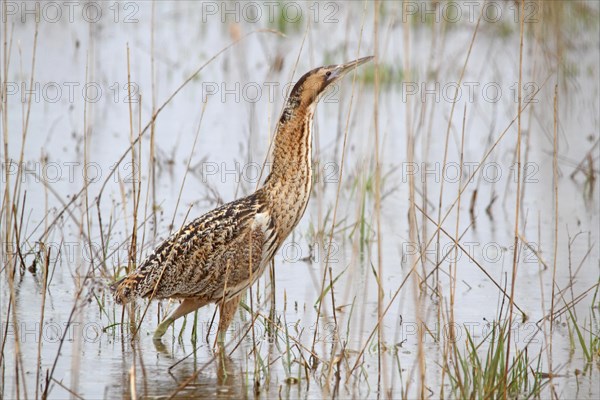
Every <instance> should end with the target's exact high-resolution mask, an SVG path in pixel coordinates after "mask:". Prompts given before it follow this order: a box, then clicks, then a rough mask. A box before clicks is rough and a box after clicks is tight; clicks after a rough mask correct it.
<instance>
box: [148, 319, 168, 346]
mask: <svg viewBox="0 0 600 400" xmlns="http://www.w3.org/2000/svg"><path fill="white" fill-rule="evenodd" d="M172 323H173V320H171V319H169V318H167V319H165V320H164V321H163V322H161V323H160V324H158V326H157V327H156V330H155V331H154V335H153V336H152V339H153V340H155V341H156V340H158V341H160V339H162V337H163V336H164V335H165V333H167V329H169V326H171V324H172Z"/></svg>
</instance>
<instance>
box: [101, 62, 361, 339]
mask: <svg viewBox="0 0 600 400" xmlns="http://www.w3.org/2000/svg"><path fill="white" fill-rule="evenodd" d="M371 59H372V57H365V58H361V59H359V60H356V61H352V62H349V63H347V64H342V65H332V66H328V67H320V68H316V69H314V70H312V71H309V72H308V73H306V74H305V75H304V76H302V78H300V79H299V80H298V82H297V83H296V85H295V86H294V88H293V89H292V91H291V93H290V96H289V98H288V100H287V103H286V106H285V108H284V111H283V112H282V115H281V118H280V120H279V123H278V125H277V133H276V135H275V142H274V147H273V164H272V170H271V173H270V174H269V176H268V177H267V179H266V181H265V184H264V185H263V186H262V187H261V188H260V189H258V190H257V191H256V192H254V193H253V194H251V195H249V196H247V197H244V198H241V199H239V200H235V201H233V202H231V203H227V204H225V205H223V206H221V207H218V208H216V209H214V210H212V211H209V212H208V213H206V214H204V215H202V216H201V217H199V218H197V219H196V220H194V221H192V222H191V223H189V224H187V225H186V226H184V227H183V228H181V229H180V230H179V231H177V232H175V233H174V234H173V235H171V236H170V237H169V238H168V239H166V240H165V241H164V242H162V243H161V244H160V245H159V246H158V247H157V248H156V250H155V251H154V252H153V253H152V254H150V255H149V256H148V257H147V258H146V259H145V260H144V262H143V263H142V264H141V265H140V266H139V267H138V268H137V269H136V270H135V271H134V272H132V273H131V274H129V275H127V276H126V277H124V278H122V279H121V280H119V281H117V282H115V284H113V285H112V286H111V289H112V290H113V291H114V296H115V300H116V302H117V303H119V304H125V303H127V302H129V301H132V300H134V299H135V298H137V297H145V298H151V299H166V298H176V299H183V302H182V303H181V304H180V306H179V307H178V308H177V309H176V310H174V311H173V312H172V313H171V314H169V315H168V316H167V317H166V318H165V320H164V321H163V322H162V323H161V324H160V325H159V326H158V328H157V330H156V332H155V335H154V338H155V339H160V338H161V337H162V335H164V333H165V332H166V330H167V328H168V327H169V325H170V324H172V323H173V322H174V321H175V320H176V319H177V318H179V317H181V316H182V315H185V314H187V313H189V312H191V311H194V310H196V309H198V308H199V307H202V306H203V305H206V304H209V303H217V304H219V308H220V321H219V328H218V333H219V342H220V343H221V342H222V341H223V339H224V333H225V331H226V330H227V328H228V326H229V324H230V322H231V320H232V318H233V316H234V314H235V311H236V309H237V306H238V303H239V300H240V296H241V294H242V293H243V291H244V289H246V288H247V287H248V286H250V285H252V283H254V281H255V280H256V279H257V278H258V277H260V276H261V275H262V273H263V271H264V269H265V267H266V265H267V264H268V263H269V262H270V261H271V259H272V258H273V255H274V254H275V252H276V251H277V249H278V248H279V247H280V246H281V245H282V244H283V241H284V240H285V239H286V237H287V236H288V235H289V233H290V232H291V231H292V229H294V227H295V226H296V225H297V224H298V222H299V221H300V218H301V217H302V215H303V214H304V210H305V209H306V206H307V204H308V199H309V196H310V189H311V183H312V171H311V150H312V118H313V114H314V111H315V106H316V102H317V99H318V97H319V95H320V94H321V93H322V92H323V91H324V90H325V88H326V87H327V86H329V85H330V84H331V83H333V82H335V81H337V80H338V79H340V78H341V77H342V76H343V75H344V74H345V73H346V72H348V71H349V70H351V69H353V68H354V67H356V66H358V65H361V64H363V63H365V62H367V61H369V60H371Z"/></svg>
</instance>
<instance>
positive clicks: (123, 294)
mask: <svg viewBox="0 0 600 400" xmlns="http://www.w3.org/2000/svg"><path fill="white" fill-rule="evenodd" d="M143 278H144V276H143V275H141V274H137V273H132V274H129V275H127V276H125V277H123V278H121V279H119V280H118V281H116V282H115V283H113V284H112V285H110V290H111V291H112V292H113V295H114V296H115V301H116V302H117V304H126V303H129V302H130V301H132V300H135V298H136V297H138V294H137V290H136V289H137V286H138V284H139V283H140V281H141V280H142V279H143Z"/></svg>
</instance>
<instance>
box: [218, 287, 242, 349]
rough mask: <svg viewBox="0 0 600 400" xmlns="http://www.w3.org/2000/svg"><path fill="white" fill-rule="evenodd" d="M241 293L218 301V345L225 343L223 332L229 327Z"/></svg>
mask: <svg viewBox="0 0 600 400" xmlns="http://www.w3.org/2000/svg"><path fill="white" fill-rule="evenodd" d="M241 297H242V295H241V294H238V295H237V296H235V297H232V298H231V299H228V300H224V301H222V302H221V303H219V328H218V329H217V343H218V344H219V346H223V344H225V334H226V333H227V329H228V328H229V324H231V321H232V320H233V317H234V315H235V312H236V310H237V309H238V305H239V304H240V299H241Z"/></svg>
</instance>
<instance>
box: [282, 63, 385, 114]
mask: <svg viewBox="0 0 600 400" xmlns="http://www.w3.org/2000/svg"><path fill="white" fill-rule="evenodd" d="M372 59H373V56H369V57H363V58H359V59H358V60H354V61H350V62H347V63H345V64H339V65H329V66H326V67H319V68H315V69H313V70H311V71H308V72H307V73H306V74H304V75H303V76H302V77H301V78H300V79H299V80H298V82H297V83H296V85H294V88H293V89H292V91H291V92H290V97H289V99H288V106H287V108H288V110H285V111H292V109H294V108H297V107H301V106H304V107H309V106H312V105H313V104H314V103H315V102H316V101H317V99H318V98H319V96H320V95H321V94H322V93H323V92H324V91H325V89H327V87H329V86H330V85H331V84H333V83H335V82H337V81H338V80H340V79H341V78H342V77H343V76H344V75H346V74H347V73H348V72H349V71H352V70H353V69H354V68H356V67H358V66H359V65H362V64H364V63H366V62H367V61H371V60H372ZM285 111H284V114H283V115H282V122H285V120H286V119H287V118H288V117H289V115H286V114H287V113H286V112H285Z"/></svg>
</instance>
